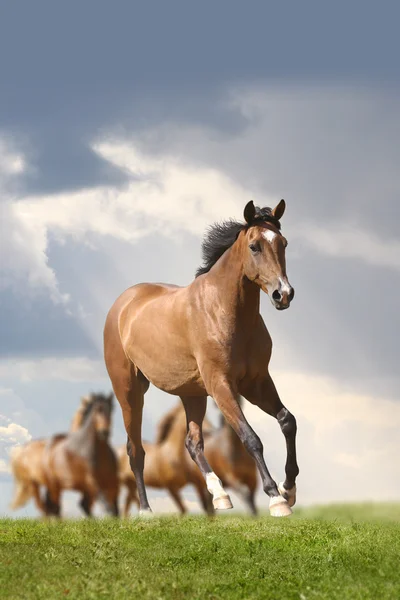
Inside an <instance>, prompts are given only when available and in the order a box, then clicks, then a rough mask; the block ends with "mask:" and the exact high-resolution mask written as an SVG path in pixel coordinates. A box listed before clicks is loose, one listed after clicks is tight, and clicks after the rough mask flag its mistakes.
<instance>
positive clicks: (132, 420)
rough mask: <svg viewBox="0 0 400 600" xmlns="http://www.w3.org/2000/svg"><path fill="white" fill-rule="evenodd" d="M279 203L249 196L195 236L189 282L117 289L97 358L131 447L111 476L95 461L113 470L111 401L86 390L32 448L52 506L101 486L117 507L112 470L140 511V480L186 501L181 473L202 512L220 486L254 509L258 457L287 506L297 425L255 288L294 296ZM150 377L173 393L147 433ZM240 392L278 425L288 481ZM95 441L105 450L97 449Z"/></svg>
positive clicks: (272, 500) (280, 305)
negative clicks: (218, 420)
mask: <svg viewBox="0 0 400 600" xmlns="http://www.w3.org/2000/svg"><path fill="white" fill-rule="evenodd" d="M285 207H286V205H285V201H284V200H281V201H280V202H279V203H278V204H277V206H276V207H275V208H273V209H271V208H268V207H265V208H259V207H256V206H255V205H254V203H253V202H252V201H250V202H248V203H247V204H246V206H245V209H244V222H238V221H234V220H229V221H225V222H223V223H217V224H214V225H213V226H211V227H210V228H209V230H208V232H207V233H206V235H205V237H204V240H203V245H202V252H203V263H204V264H203V266H202V267H200V268H199V269H198V270H197V272H196V277H195V279H194V281H193V282H192V283H190V284H189V285H188V286H186V287H179V286H176V285H170V284H161V283H157V284H156V283H141V284H138V285H134V286H132V287H130V288H129V289H127V290H126V291H125V292H123V293H122V294H121V296H119V298H117V300H116V301H115V303H114V304H113V306H112V307H111V309H110V311H109V313H108V315H107V319H106V323H105V327H104V358H105V363H106V367H107V371H108V374H109V377H110V380H111V383H112V387H113V390H114V393H115V396H116V398H117V400H118V402H119V404H120V406H121V410H122V417H123V420H124V425H125V429H126V433H127V447H126V450H127V454H126V452H125V450H120V451H119V452H118V457H119V476H117V471H118V469H117V468H116V467H115V469H114V475H113V477H112V478H111V480H109V479H107V482H106V481H105V479H103V478H102V476H101V474H100V471H101V469H102V468H103V466H104V465H105V464H107V462H108V468H109V472H110V473H111V471H112V462H113V460H115V459H113V458H112V452H111V449H110V447H109V446H108V445H107V441H106V439H105V438H106V436H105V430H104V423H105V421H106V418H107V414H108V412H110V410H111V408H110V406H109V408H108V409H106V407H105V404H104V398H103V400H102V403H99V402H98V401H97V400H95V399H93V398H92V400H91V401H89V402H87V403H86V405H84V406H82V408H81V414H80V415H79V416H78V417H77V419H76V422H77V423H78V425H75V426H74V429H75V430H74V431H71V432H70V433H68V434H65V435H61V436H56V438H52V439H51V440H49V441H39V442H32V444H35V443H36V446H35V452H37V454H38V456H39V457H40V458H39V459H38V465H39V463H40V467H39V466H38V475H37V477H38V479H39V478H40V477H42V480H41V481H42V482H44V483H42V485H44V486H45V488H46V494H45V498H44V499H43V498H42V497H41V496H40V493H39V491H38V485H39V484H38V483H37V482H36V483H35V484H32V482H31V483H30V486H31V487H30V489H32V495H33V496H34V498H35V500H36V503H37V506H38V507H40V509H41V510H44V511H47V514H58V513H59V510H60V493H61V490H62V489H77V490H79V491H81V492H82V500H81V506H82V508H83V509H84V510H85V512H86V513H88V514H90V512H91V507H92V505H93V502H94V499H95V498H96V493H98V494H99V496H100V497H101V499H102V500H103V502H104V504H105V506H106V509H107V511H108V512H109V513H111V514H116V513H117V512H118V507H117V496H118V483H119V481H118V478H119V479H120V482H121V483H122V484H124V485H125V486H126V487H127V488H128V495H127V498H126V502H125V512H127V511H128V510H129V506H130V504H131V502H132V501H135V502H136V503H137V504H138V506H139V514H141V515H143V516H145V515H149V514H150V513H151V512H152V511H151V508H150V505H149V501H148V498H147V491H146V486H155V487H165V488H166V489H167V490H168V491H169V493H170V494H171V496H172V498H173V499H174V500H175V502H176V503H177V504H178V506H179V508H180V510H181V511H182V510H184V507H183V504H182V500H181V497H180V495H179V491H180V489H181V488H182V487H183V486H184V485H186V484H187V483H191V484H193V485H194V486H195V488H196V490H197V493H198V495H199V498H200V501H201V503H202V506H203V507H204V510H205V511H206V512H207V513H209V514H210V513H211V512H212V511H213V510H214V509H220V510H221V509H229V508H232V502H231V499H230V497H229V495H228V493H227V492H226V489H225V488H228V487H231V488H232V489H234V490H235V491H236V492H238V493H240V494H242V495H243V496H244V497H245V498H246V500H247V502H248V505H249V507H250V508H251V510H252V511H253V512H254V511H255V506H254V491H255V485H256V484H255V480H256V478H255V467H256V468H257V469H258V472H259V474H260V477H261V482H262V486H263V490H264V492H265V493H266V494H267V496H268V497H269V510H270V514H271V515H272V516H275V517H284V516H288V515H290V514H291V513H292V510H291V507H292V506H293V505H294V504H295V502H296V478H297V476H298V473H299V468H298V465H297V459H296V432H297V425H296V419H295V417H294V416H293V415H292V414H291V413H290V412H289V410H288V409H287V408H286V407H285V406H284V405H283V403H282V401H281V399H280V397H279V395H278V392H277V390H276V388H275V385H274V382H273V380H272V378H271V376H270V374H269V370H268V365H269V362H270V358H271V352H272V340H271V336H270V335H269V332H268V330H267V328H266V326H265V323H264V321H263V319H262V317H261V315H260V292H261V291H264V292H265V293H266V294H267V295H268V296H269V298H270V300H271V303H272V304H273V306H274V307H275V308H276V309H277V310H279V311H282V310H285V309H287V308H289V306H290V304H291V302H292V300H293V298H294V289H293V288H292V286H291V285H290V283H289V280H288V277H287V273H286V257H285V254H286V247H287V239H286V238H285V237H284V236H283V234H282V233H281V222H280V220H281V218H282V216H283V214H284V212H285ZM151 383H152V384H153V385H154V386H156V387H157V388H159V389H160V390H162V391H164V392H167V393H169V394H172V395H175V396H179V397H180V399H181V404H180V405H179V407H177V408H176V409H175V410H173V411H172V412H170V413H169V414H168V415H167V416H166V417H165V418H164V419H163V421H162V422H161V424H160V431H159V436H158V439H157V440H156V442H155V443H154V444H148V443H146V442H143V441H142V413H143V405H144V395H145V393H146V392H147V390H148V388H149V385H150V384H151ZM208 396H211V397H212V398H213V399H214V401H215V402H216V404H217V406H218V408H219V409H220V411H221V413H222V415H223V417H224V419H225V421H226V425H224V426H223V427H221V429H220V430H219V431H213V430H212V428H210V426H209V423H207V422H205V414H206V407H207V397H208ZM241 397H243V398H246V399H247V400H248V401H249V402H250V403H252V404H254V405H256V406H258V407H259V408H260V409H261V410H262V411H264V412H266V413H268V414H269V415H271V416H272V417H274V418H275V419H276V420H277V422H278V423H279V425H280V428H281V430H282V433H283V435H284V437H285V440H286V449H287V460H286V465H285V475H286V476H285V480H284V481H283V482H281V483H279V484H277V483H276V482H275V481H274V480H273V478H272V477H271V475H270V472H269V470H268V467H267V465H266V463H265V460H264V456H263V445H262V442H261V440H260V438H259V437H258V435H257V434H256V433H255V432H254V431H253V429H252V428H251V426H250V425H249V423H248V422H247V420H246V418H245V416H244V414H243V411H242V408H241V402H240V398H241ZM109 404H110V403H109ZM100 407H101V408H100ZM74 422H75V420H74ZM98 422H100V423H102V425H100V426H98V425H97V423H98ZM102 427H103V429H102ZM184 446H186V449H187V450H188V453H186V452H185V451H184ZM78 448H80V450H79V451H78V450H77V449H78ZM226 448H229V451H227V450H226ZM245 450H246V451H247V453H248V455H246V453H245ZM95 451H96V452H100V451H101V452H102V453H103V454H102V458H101V459H99V458H97V454H96V452H95ZM24 452H26V450H22V451H21V452H20V454H19V457H20V458H19V460H20V461H21V465H20V466H18V465H17V464H16V463H15V461H17V460H18V459H17V458H15V461H14V463H13V469H14V473H17V472H18V471H20V472H21V473H24V469H25V471H27V470H29V468H32V466H31V464H30V463H32V458H31V457H30V456H31V455H32V453H33V452H32V451H30V452H28V456H24ZM229 452H230V453H231V454H229ZM145 455H146V456H147V458H146V462H145ZM189 455H190V459H191V460H190V459H189ZM232 465H233V466H232ZM239 465H241V466H239ZM243 465H244V466H243ZM41 469H42V470H43V472H41ZM18 481H22V475H21V476H20V479H19V480H18ZM110 481H112V483H111V482H110ZM21 485H22V484H21ZM23 489H24V488H23V487H21V488H20V490H21V491H20V496H21V498H23V495H24V491H23ZM207 490H208V492H209V494H208V493H207ZM14 504H16V505H18V497H17V498H16V501H15V503H14Z"/></svg>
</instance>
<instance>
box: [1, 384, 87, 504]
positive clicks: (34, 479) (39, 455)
mask: <svg viewBox="0 0 400 600" xmlns="http://www.w3.org/2000/svg"><path fill="white" fill-rule="evenodd" d="M89 402H90V397H89V396H84V397H82V398H81V402H80V405H79V407H78V410H77V411H76V413H75V414H74V417H73V419H72V425H71V428H70V431H76V430H77V429H78V428H79V427H80V425H81V424H82V415H83V414H84V411H85V410H86V407H87V405H88V403H89ZM66 437H67V434H66V433H58V434H56V435H54V436H52V438H51V442H50V440H48V439H39V440H32V441H30V442H27V443H26V444H24V445H23V446H19V447H17V448H15V449H14V451H13V453H12V456H11V470H12V473H13V475H14V480H15V493H14V498H13V500H12V503H11V508H12V509H13V510H17V509H18V508H22V507H23V506H25V504H26V503H27V502H28V501H29V500H30V499H31V498H33V500H34V502H35V504H36V508H37V509H38V510H39V512H41V513H43V514H47V512H48V511H47V507H46V504H45V503H44V502H43V499H42V497H41V492H40V488H41V487H44V486H45V485H46V476H45V472H44V464H43V457H44V453H45V450H46V448H47V447H48V445H49V444H51V445H55V444H56V443H58V442H59V441H61V440H63V439H65V438H66Z"/></svg>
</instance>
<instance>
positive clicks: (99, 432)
mask: <svg viewBox="0 0 400 600" xmlns="http://www.w3.org/2000/svg"><path fill="white" fill-rule="evenodd" d="M112 398H113V394H111V395H110V396H104V395H102V394H92V395H91V396H90V397H89V398H87V399H85V402H83V403H82V407H81V411H80V412H79V414H78V416H76V418H75V419H74V421H73V423H72V426H71V429H72V430H73V431H70V432H69V433H68V435H67V436H65V437H64V438H63V439H62V440H57V441H56V442H54V441H53V440H52V439H50V440H49V442H48V444H47V447H46V449H45V453H44V458H43V464H44V471H45V480H46V487H47V490H48V491H47V496H46V510H47V513H50V514H54V515H57V516H59V515H60V499H61V492H62V490H75V491H78V492H81V493H82V494H83V497H82V500H81V502H80V506H81V508H82V509H83V511H84V512H85V514H86V515H87V516H91V514H92V507H93V504H94V502H95V500H96V498H97V496H99V497H100V499H101V500H102V501H103V503H104V505H105V508H106V511H107V512H108V514H111V515H113V516H117V515H118V493H119V480H118V463H117V458H116V456H115V453H114V451H113V449H112V448H111V446H110V445H109V444H108V442H107V439H108V437H109V431H110V424H111V411H112Z"/></svg>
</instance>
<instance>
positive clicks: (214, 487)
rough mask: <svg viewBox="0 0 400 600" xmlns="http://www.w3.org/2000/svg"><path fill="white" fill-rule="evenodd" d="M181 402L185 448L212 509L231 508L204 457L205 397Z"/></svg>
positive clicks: (216, 477) (229, 501)
mask: <svg viewBox="0 0 400 600" xmlns="http://www.w3.org/2000/svg"><path fill="white" fill-rule="evenodd" d="M181 400H182V403H183V406H184V408H185V411H186V421H187V432H188V433H187V436H186V448H187V449H188V451H189V454H190V456H191V457H192V460H194V462H195V463H196V464H197V466H198V467H199V469H200V471H201V473H202V475H203V477H204V479H205V481H206V485H207V489H208V491H209V492H210V494H212V497H213V505H214V508H215V509H217V510H226V509H229V508H233V506H232V502H231V499H230V497H229V496H228V494H227V493H226V491H225V490H224V488H223V487H222V483H221V481H220V479H219V478H218V476H217V475H216V474H215V473H214V471H213V470H212V469H211V467H210V465H209V464H208V462H207V460H206V457H205V456H204V440H203V432H202V425H203V419H204V416H205V414H206V408H207V396H204V397H203V396H200V397H198V398H194V397H190V398H181Z"/></svg>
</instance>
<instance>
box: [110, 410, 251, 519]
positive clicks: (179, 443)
mask: <svg viewBox="0 0 400 600" xmlns="http://www.w3.org/2000/svg"><path fill="white" fill-rule="evenodd" d="M222 420H223V423H222V426H221V427H220V428H219V429H215V428H214V427H213V426H212V425H211V423H209V421H208V420H207V419H206V418H205V419H204V421H203V433H204V439H205V456H206V458H207V460H208V462H209V464H210V466H211V467H212V469H213V470H214V472H215V473H216V474H217V475H218V477H220V478H221V480H222V482H223V484H224V485H226V487H229V488H231V489H232V490H233V491H234V492H235V493H236V494H237V495H238V496H239V497H240V498H241V499H242V500H243V502H245V504H246V505H247V506H248V507H249V509H250V512H251V513H252V514H253V515H256V514H257V509H256V506H255V502H254V495H255V491H256V488H257V473H256V465H255V463H254V461H253V459H252V458H251V457H250V455H249V454H248V452H247V451H246V450H245V448H244V446H243V444H242V443H241V441H240V440H239V438H238V437H237V435H236V433H234V431H233V430H232V428H231V427H230V426H229V425H228V424H227V423H226V421H225V420H224V419H222ZM185 438H186V416H185V411H184V408H183V406H182V404H181V403H179V404H178V405H177V406H176V407H174V408H173V409H172V410H171V411H169V412H168V413H167V414H166V415H165V416H164V418H163V419H162V420H161V422H160V424H159V426H158V434H157V437H156V440H155V443H153V444H152V443H149V442H143V447H144V450H145V452H146V464H145V468H144V481H145V484H146V486H148V487H154V488H158V489H167V490H168V492H169V494H170V495H171V497H172V498H173V500H174V501H175V503H176V504H177V506H178V508H179V510H180V512H181V513H182V514H184V513H185V512H186V507H185V505H184V503H183V501H182V498H181V496H180V494H179V490H180V489H181V488H183V487H184V486H185V485H190V484H191V485H193V486H194V487H195V489H196V491H197V495H198V497H199V500H200V503H201V505H202V507H203V509H204V510H205V512H206V513H207V514H209V515H212V514H214V509H213V505H212V502H211V501H210V500H211V496H210V494H209V493H208V492H207V488H206V484H205V481H204V478H203V477H202V475H201V473H200V471H199V469H198V467H197V465H196V464H195V463H194V462H193V461H192V459H191V458H190V456H189V454H188V453H187V452H186V450H185V445H184V441H185ZM118 457H119V472H120V481H121V485H122V486H125V487H126V488H127V490H128V491H127V495H126V498H125V505H124V515H125V516H128V515H129V509H130V506H131V503H132V502H135V503H136V504H137V505H139V498H138V496H137V487H136V482H135V478H134V475H133V473H132V470H131V468H130V464H129V459H128V455H127V453H126V447H125V446H121V447H120V448H119V449H118Z"/></svg>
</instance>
